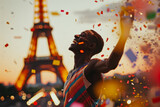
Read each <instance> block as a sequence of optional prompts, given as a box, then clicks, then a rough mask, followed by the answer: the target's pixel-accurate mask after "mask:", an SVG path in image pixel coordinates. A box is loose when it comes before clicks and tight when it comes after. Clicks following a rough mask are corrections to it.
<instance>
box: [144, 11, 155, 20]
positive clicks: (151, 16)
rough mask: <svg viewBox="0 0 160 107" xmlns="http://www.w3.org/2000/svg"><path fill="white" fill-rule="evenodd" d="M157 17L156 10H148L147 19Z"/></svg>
mask: <svg viewBox="0 0 160 107" xmlns="http://www.w3.org/2000/svg"><path fill="white" fill-rule="evenodd" d="M155 17H156V12H155V11H151V12H147V15H146V18H147V19H154V18H155Z"/></svg>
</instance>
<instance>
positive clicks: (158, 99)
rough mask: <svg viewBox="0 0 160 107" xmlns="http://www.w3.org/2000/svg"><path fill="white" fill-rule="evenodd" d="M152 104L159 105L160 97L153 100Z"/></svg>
mask: <svg viewBox="0 0 160 107" xmlns="http://www.w3.org/2000/svg"><path fill="white" fill-rule="evenodd" d="M152 102H153V103H158V102H160V97H155V98H152Z"/></svg>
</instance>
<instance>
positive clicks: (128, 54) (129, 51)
mask: <svg viewBox="0 0 160 107" xmlns="http://www.w3.org/2000/svg"><path fill="white" fill-rule="evenodd" d="M125 54H126V55H127V57H128V58H129V60H130V61H131V62H135V61H136V60H137V57H136V55H135V54H134V53H133V51H132V50H131V49H128V50H127V51H126V52H125Z"/></svg>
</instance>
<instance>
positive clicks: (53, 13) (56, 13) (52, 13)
mask: <svg viewBox="0 0 160 107" xmlns="http://www.w3.org/2000/svg"><path fill="white" fill-rule="evenodd" d="M51 15H54V16H58V15H60V14H59V13H58V12H51Z"/></svg>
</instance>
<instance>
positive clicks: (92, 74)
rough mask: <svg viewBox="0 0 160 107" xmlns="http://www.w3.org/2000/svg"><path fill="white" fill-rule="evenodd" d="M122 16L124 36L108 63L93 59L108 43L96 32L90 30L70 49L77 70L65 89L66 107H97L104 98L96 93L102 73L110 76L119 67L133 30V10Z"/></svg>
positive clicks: (123, 12) (123, 13)
mask: <svg viewBox="0 0 160 107" xmlns="http://www.w3.org/2000/svg"><path fill="white" fill-rule="evenodd" d="M127 15H128V16H130V17H127V16H126V14H125V11H122V12H121V14H120V27H121V36H120V39H119V41H118V43H117V45H116V46H115V48H114V49H113V51H112V53H111V55H110V56H109V58H108V59H104V60H100V59H91V58H92V56H93V55H95V54H98V53H99V52H101V50H102V48H103V45H104V42H103V39H102V38H101V36H100V35H99V34H98V33H97V32H95V31H94V30H86V31H84V32H82V33H81V34H79V35H75V38H74V41H73V43H72V44H71V46H70V47H69V50H71V51H72V52H73V53H74V54H75V56H74V68H73V70H71V71H70V72H69V74H68V77H67V81H66V83H65V85H64V92H63V96H64V107H70V106H72V104H73V103H74V102H79V103H81V104H83V105H84V106H85V107H94V106H95V102H96V101H97V100H98V98H99V96H100V89H101V88H102V87H101V86H100V87H99V90H96V92H95V86H96V85H97V83H99V82H102V81H103V78H102V73H107V72H109V71H110V70H113V69H115V68H116V67H117V65H118V63H119V61H120V59H121V56H122V54H123V50H124V45H125V43H126V40H127V38H128V36H129V32H130V28H131V27H132V23H133V19H134V17H133V16H134V14H133V10H129V11H128V13H127Z"/></svg>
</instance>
